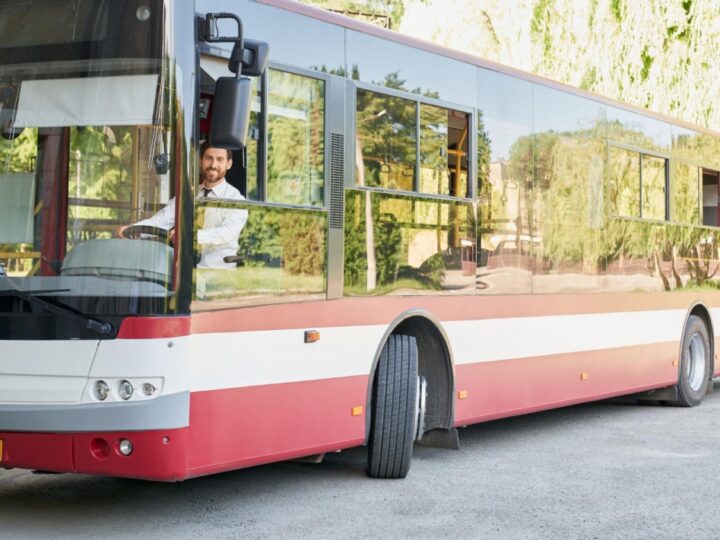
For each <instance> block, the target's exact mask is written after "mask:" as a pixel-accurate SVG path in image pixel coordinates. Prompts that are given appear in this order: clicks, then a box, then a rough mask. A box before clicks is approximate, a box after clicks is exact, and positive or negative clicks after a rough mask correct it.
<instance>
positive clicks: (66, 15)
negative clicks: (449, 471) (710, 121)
mask: <svg viewBox="0 0 720 540" xmlns="http://www.w3.org/2000/svg"><path fill="white" fill-rule="evenodd" d="M0 36H2V38H0V135H1V136H0V192H1V193H2V197H0V340H2V341H1V343H0V466H1V467H4V468H13V467H18V468H27V469H35V470H42V471H53V472H72V473H86V474H97V475H108V476H116V477H131V478H141V479H149V480H158V481H179V480H184V479H189V478H193V477H197V476H201V475H207V474H211V473H218V472H222V471H228V470H233V469H239V468H243V467H249V466H254V465H259V464H264V463H270V462H277V461H282V460H290V459H296V458H297V459H300V458H308V457H314V458H316V459H320V458H321V457H322V456H323V455H324V454H326V453H329V452H336V451H341V450H343V449H348V448H352V447H359V446H363V445H365V446H367V450H368V461H367V471H368V473H369V475H370V476H372V477H379V478H402V477H404V476H405V475H406V474H407V473H408V470H409V467H410V463H411V459H412V451H413V446H414V445H415V444H424V445H430V446H436V447H442V448H448V449H453V448H458V447H459V435H458V429H459V428H461V427H464V426H467V425H470V424H475V423H479V422H485V421H489V420H494V419H499V418H504V417H510V416H513V415H519V414H525V413H530V412H534V411H541V410H546V409H551V408H557V407H563V406H567V405H571V404H577V403H583V402H588V401H593V400H601V399H606V398H611V397H617V396H632V397H633V399H638V400H651V401H656V402H665V403H672V404H676V405H679V406H686V407H690V406H695V405H698V404H699V403H700V402H701V400H702V399H703V396H704V395H705V394H706V393H708V392H711V391H712V389H713V377H714V376H715V375H718V373H720V365H716V364H715V359H716V353H715V348H714V347H715V337H716V335H717V332H718V331H716V330H715V326H716V324H715V323H716V322H718V321H720V312H719V311H718V310H719V309H720V292H718V289H719V287H720V272H719V269H720V241H719V240H720V228H718V227H719V226H720V217H719V216H720V212H719V211H718V209H719V208H720V197H719V196H718V189H719V185H720V136H719V135H718V134H717V133H714V132H712V131H710V130H707V129H704V128H701V127H698V126H693V125H690V124H688V123H685V122H681V121H676V120H673V119H670V118H667V117H664V116H662V115H659V114H654V113H651V112H648V111H645V110H643V109H639V108H636V107H631V106H628V105H625V104H621V103H617V102H615V101H612V100H609V99H606V98H604V97H601V96H597V95H593V94H591V93H588V92H585V91H580V90H578V89H575V88H571V87H569V86H565V85H562V84H559V83H556V82H553V81H550V80H547V79H544V78H541V77H538V76H535V75H530V74H527V73H523V72H521V71H517V70H514V69H511V68H508V67H505V66H502V65H498V64H494V63H491V62H487V61H485V60H482V59H479V58H476V57H473V56H470V55H466V54H462V53H459V52H456V51H453V50H449V49H446V48H441V47H438V46H435V45H432V44H430V43H426V42H424V41H421V40H416V39H411V38H408V37H404V36H401V35H398V34H396V33H393V32H391V31H388V30H385V29H382V28H378V27H375V26H372V25H369V24H366V23H363V22H360V21H356V20H352V19H349V18H345V17H343V16H341V15H338V14H335V13H330V12H327V11H323V10H320V9H317V8H314V7H310V6H306V5H302V4H298V3H295V2H291V1H289V0H232V1H230V0H195V1H191V0H112V1H110V0H94V1H92V2H90V1H85V2H78V1H72V2H71V1H69V0H23V1H22V2H18V1H17V0H0ZM206 140H207V141H209V143H210V144H211V145H213V146H215V147H218V148H225V149H228V150H229V151H230V152H231V153H230V154H229V156H230V157H232V164H231V165H232V166H231V167H230V168H229V169H228V172H227V175H226V181H227V183H228V184H230V185H231V186H233V187H234V188H235V189H236V190H237V191H239V192H240V193H241V195H242V199H239V198H234V199H230V198H228V199H225V198H217V197H200V195H201V193H200V191H201V190H200V187H199V186H200V184H199V180H200V171H199V168H200V166H201V160H200V148H201V144H202V142H203V141H206ZM228 164H230V162H228ZM168 206H169V207H170V208H171V209H172V210H174V212H175V213H174V216H176V221H175V228H174V230H173V232H172V234H168V231H167V230H166V229H165V228H158V227H152V226H149V225H145V226H141V225H138V226H136V227H135V230H134V234H125V235H124V236H125V238H121V237H119V236H118V234H117V231H118V227H121V226H127V225H129V224H133V223H137V222H138V221H140V220H143V219H145V218H148V217H150V216H152V215H154V214H155V213H156V212H158V211H160V210H162V209H163V208H166V207H168ZM219 213H225V214H224V215H234V216H235V217H237V218H238V220H239V222H241V223H242V227H241V230H240V231H239V232H236V234H235V236H236V238H234V239H233V240H232V241H233V242H236V244H237V245H236V249H235V244H234V243H233V244H232V246H231V247H232V250H231V251H232V253H230V254H229V255H226V256H223V258H222V261H221V265H220V266H217V265H212V264H204V263H203V260H204V259H203V253H204V250H205V249H206V248H205V244H204V243H201V242H200V240H201V238H200V236H201V232H202V231H203V230H204V229H203V227H205V223H206V221H205V220H206V218H208V219H209V218H210V217H211V216H213V215H215V216H217V215H218V214H219ZM233 250H234V251H233Z"/></svg>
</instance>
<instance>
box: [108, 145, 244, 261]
mask: <svg viewBox="0 0 720 540" xmlns="http://www.w3.org/2000/svg"><path fill="white" fill-rule="evenodd" d="M230 167H232V154H231V153H230V150H226V149H224V148H213V147H212V146H210V145H209V144H208V143H207V142H205V143H203V145H202V146H201V147H200V178H201V180H202V184H201V185H200V189H199V191H198V196H197V198H198V199H201V198H203V197H209V198H216V199H231V200H239V201H242V200H245V197H243V196H242V194H241V193H240V192H239V191H238V190H237V189H235V188H234V187H233V186H231V185H230V184H228V183H227V181H226V180H225V174H226V173H227V171H228V169H230ZM247 218H248V212H247V210H239V209H229V208H212V207H208V208H206V209H205V222H204V223H203V227H202V229H198V232H197V242H198V244H199V245H200V250H201V256H200V262H199V263H198V268H228V269H230V268H235V267H236V265H235V263H232V262H225V260H224V259H225V257H228V256H230V257H234V256H236V255H237V250H238V238H239V237H240V232H241V231H242V229H243V227H244V226H245V223H246V222H247ZM134 225H150V226H152V227H159V228H161V229H165V230H167V231H170V235H171V237H172V235H173V234H174V229H175V198H174V197H173V198H172V199H170V200H169V201H168V203H167V205H166V206H165V208H163V209H162V210H160V211H159V212H158V213H157V214H155V215H154V216H152V217H150V218H148V219H143V220H142V221H138V222H137V223H135V224H134ZM128 227H129V225H128V226H124V227H120V228H119V229H118V235H119V236H120V237H123V238H124V236H123V232H124V231H125V229H127V228H128Z"/></svg>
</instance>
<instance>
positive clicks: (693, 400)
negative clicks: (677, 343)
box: [676, 315, 712, 407]
mask: <svg viewBox="0 0 720 540" xmlns="http://www.w3.org/2000/svg"><path fill="white" fill-rule="evenodd" d="M711 350H712V349H711V348H710V336H709V334H708V330H707V326H706V325H705V321H703V320H702V319H701V318H700V317H698V316H696V315H690V316H689V317H688V320H687V324H686V325H685V332H684V334H683V340H682V348H681V349H680V362H679V364H680V366H679V373H678V384H677V395H678V399H677V402H676V404H677V405H680V406H682V407H694V406H696V405H699V404H700V402H701V401H702V398H703V396H704V395H705V392H706V391H707V385H708V381H709V380H710V369H711V365H712V361H711V358H710V351H711Z"/></svg>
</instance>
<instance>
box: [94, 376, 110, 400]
mask: <svg viewBox="0 0 720 540" xmlns="http://www.w3.org/2000/svg"><path fill="white" fill-rule="evenodd" d="M109 394H110V387H109V386H108V384H107V383H106V382H105V381H97V382H96V383H95V397H96V398H98V399H99V400H100V401H105V400H106V399H107V397H108V395H109Z"/></svg>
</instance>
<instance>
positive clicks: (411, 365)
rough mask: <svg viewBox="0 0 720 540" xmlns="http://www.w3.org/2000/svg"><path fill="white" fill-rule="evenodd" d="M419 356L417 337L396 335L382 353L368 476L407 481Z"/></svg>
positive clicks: (375, 385) (415, 411)
mask: <svg viewBox="0 0 720 540" xmlns="http://www.w3.org/2000/svg"><path fill="white" fill-rule="evenodd" d="M417 365H418V352H417V344H416V342H415V338H414V337H410V336H401V335H392V336H390V337H389V338H388V341H387V343H386V344H385V347H383V350H382V352H381V353H380V361H379V363H378V366H377V371H376V374H375V382H374V390H373V398H372V406H371V409H372V423H371V426H370V440H369V444H368V466H367V471H368V475H370V476H372V477H373V478H405V476H407V473H408V470H409V469H410V460H411V459H412V450H413V442H414V439H415V433H414V430H415V416H416V415H417V410H416V409H417Z"/></svg>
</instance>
